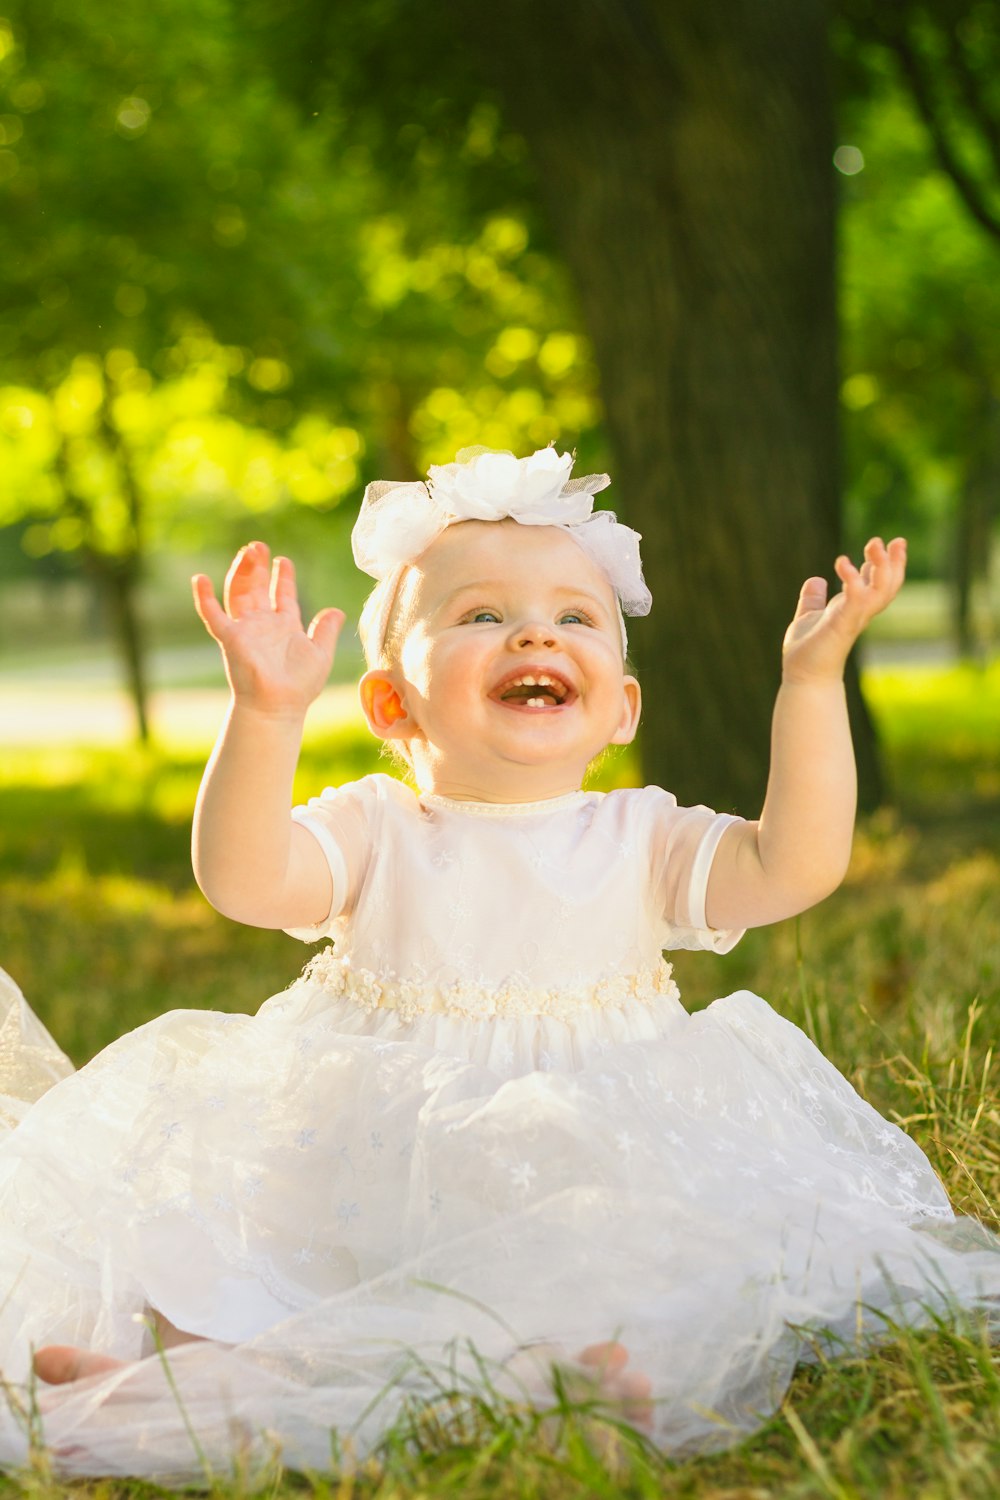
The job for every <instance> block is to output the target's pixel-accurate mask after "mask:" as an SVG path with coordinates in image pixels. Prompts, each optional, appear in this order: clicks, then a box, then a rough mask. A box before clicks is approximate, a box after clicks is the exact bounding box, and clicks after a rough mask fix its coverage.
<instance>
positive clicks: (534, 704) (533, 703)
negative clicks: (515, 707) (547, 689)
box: [527, 698, 545, 708]
mask: <svg viewBox="0 0 1000 1500" xmlns="http://www.w3.org/2000/svg"><path fill="white" fill-rule="evenodd" d="M527 702H528V707H529V708H544V707H545V699H544V698H529V699H528V700H527Z"/></svg>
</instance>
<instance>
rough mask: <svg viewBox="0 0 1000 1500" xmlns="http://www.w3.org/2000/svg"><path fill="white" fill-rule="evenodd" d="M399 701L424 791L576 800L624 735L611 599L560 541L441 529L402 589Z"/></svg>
mask: <svg viewBox="0 0 1000 1500" xmlns="http://www.w3.org/2000/svg"><path fill="white" fill-rule="evenodd" d="M404 587H405V590H406V597H405V598H404V599H403V600H401V601H400V603H401V606H402V607H403V609H404V610H405V619H406V625H405V631H404V635H403V642H402V646H401V649H400V656H399V667H398V669H397V676H398V679H399V684H398V685H399V689H400V696H401V697H402V700H403V707H404V709H405V711H406V719H405V720H401V721H400V725H401V727H402V728H403V730H404V733H405V736H406V738H407V739H408V741H409V744H410V749H411V753H412V756H413V762H414V769H415V771H416V773H417V776H418V780H419V781H420V785H421V789H422V790H424V791H431V790H432V791H436V792H439V793H443V794H444V795H446V796H456V797H474V798H482V799H484V800H487V801H501V802H517V801H529V800H532V799H534V798H540V797H550V796H558V795H559V794H560V793H562V792H566V791H575V790H576V789H577V788H578V787H579V786H580V783H581V781H582V778H583V775H584V772H585V771H586V768H587V765H588V764H589V762H590V761H591V760H592V759H593V757H594V756H595V755H596V754H598V752H599V751H601V750H603V749H604V747H605V746H606V745H608V744H611V743H625V742H627V741H628V740H631V738H632V737H633V735H634V733H635V728H636V724H637V722H638V711H639V689H638V684H637V683H636V681H635V679H634V678H632V677H628V676H626V674H625V670H624V665H623V662H622V643H621V630H620V625H619V619H618V611H617V605H616V601H615V595H614V592H613V590H612V588H611V585H610V584H609V582H608V580H607V579H606V578H605V576H604V574H603V573H602V572H601V570H600V569H599V568H598V567H597V565H596V564H595V563H593V562H592V561H591V559H590V558H589V557H588V556H587V554H586V553H585V552H584V551H583V549H582V548H581V547H580V546H578V544H577V543H576V542H575V541H573V539H572V537H570V536H568V535H567V534H566V532H564V531H561V530H559V529H558V528H557V527H552V526H523V525H520V524H519V523H517V522H515V521H503V522H482V521H468V522H463V523H461V524H459V525H454V526H449V527H448V528H447V529H446V530H445V531H444V532H442V534H441V536H440V537H438V539H437V540H436V541H435V542H434V544H433V546H431V547H430V548H429V549H428V550H427V552H426V553H425V554H424V555H423V557H421V558H420V560H419V562H418V563H417V564H416V565H415V567H414V569H413V572H412V575H411V576H410V578H409V579H408V580H407V582H406V584H405V585H404Z"/></svg>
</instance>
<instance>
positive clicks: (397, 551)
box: [351, 447, 653, 651]
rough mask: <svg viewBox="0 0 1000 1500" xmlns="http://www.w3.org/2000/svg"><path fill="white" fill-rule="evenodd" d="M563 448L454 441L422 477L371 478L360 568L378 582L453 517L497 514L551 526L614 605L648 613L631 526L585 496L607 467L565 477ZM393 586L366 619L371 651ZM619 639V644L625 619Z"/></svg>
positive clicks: (380, 639) (360, 523)
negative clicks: (507, 449) (447, 459)
mask: <svg viewBox="0 0 1000 1500" xmlns="http://www.w3.org/2000/svg"><path fill="white" fill-rule="evenodd" d="M572 467H573V455H572V454H571V453H557V452H556V451H555V449H554V448H553V447H548V448H540V449H539V450H538V452H537V453H533V454H532V455H531V457H530V458H515V457H514V455H513V453H495V452H492V451H490V450H489V449H486V448H463V449H462V450H461V451H460V453H459V455H458V462H457V463H453V464H431V466H430V468H429V469H428V471H427V475H428V478H427V483H426V484H425V483H424V482H423V480H414V481H412V482H409V483H393V482H392V481H391V480H384V479H378V480H375V481H374V482H373V483H372V484H370V485H369V486H368V488H367V489H366V490H365V495H364V499H363V500H362V502H361V510H360V513H359V515H358V519H357V521H356V522H355V524H354V531H353V533H352V535H351V545H352V548H353V551H354V561H355V562H356V563H357V565H358V567H359V568H360V569H361V571H362V572H363V573H369V574H370V575H371V576H372V578H378V579H380V580H381V579H385V578H389V577H390V575H392V574H393V573H397V574H400V575H401V574H402V570H403V568H405V567H406V566H407V565H408V564H409V563H412V562H415V561H416V559H417V558H418V557H419V556H420V555H421V553H423V552H426V550H427V548H428V547H429V546H430V545H431V543H432V542H433V541H435V540H436V538H437V537H439V536H440V535H441V533H442V531H444V529H445V528H446V527H447V526H452V525H454V524H455V522H456V521H502V520H504V519H506V518H507V517H508V516H509V517H511V518H512V519H513V520H515V521H519V522H520V523H521V525H522V526H558V527H559V529H560V530H561V531H565V532H566V533H567V535H569V536H571V537H572V538H573V540H574V541H575V542H578V543H579V544H580V546H581V547H582V548H583V550H584V552H586V553H587V555H588V557H590V558H591V560H592V561H593V562H595V563H596V564H597V566H598V567H599V568H600V569H601V570H602V571H603V572H604V573H605V575H606V576H607V579H608V581H609V583H610V584H611V587H612V588H613V589H614V591H615V593H616V594H617V596H618V601H619V611H620V612H621V611H624V613H625V614H628V615H648V614H649V610H650V606H651V604H652V602H653V599H652V595H651V594H650V592H649V589H648V588H647V587H646V584H645V581H644V580H643V576H642V562H641V560H640V558H639V541H640V537H639V533H638V532H637V531H633V530H632V529H631V527H629V526H624V525H622V523H621V522H620V521H618V520H617V519H616V517H615V513H614V511H610V510H598V511H595V510H594V496H595V494H597V493H598V491H599V490H603V489H605V488H606V487H607V486H608V485H609V484H610V483H611V481H610V479H609V478H608V476H607V474H587V475H585V476H584V477H583V478H582V479H570V477H569V474H570V470H571V469H572ZM394 595H395V589H392V588H390V589H387V590H386V598H385V600H384V603H383V609H382V612H381V619H380V620H379V621H378V622H376V623H375V630H374V634H375V636H376V637H377V646H378V650H379V651H381V648H382V645H383V644H384V642H385V632H386V627H387V625H388V619H389V613H390V610H391V608H392V603H393V597H394ZM621 627H622V642H623V645H627V642H626V637H625V622H624V620H622V621H621Z"/></svg>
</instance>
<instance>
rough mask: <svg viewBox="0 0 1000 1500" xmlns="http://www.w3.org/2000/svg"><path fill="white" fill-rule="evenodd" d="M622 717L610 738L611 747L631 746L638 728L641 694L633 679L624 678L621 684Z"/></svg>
mask: <svg viewBox="0 0 1000 1500" xmlns="http://www.w3.org/2000/svg"><path fill="white" fill-rule="evenodd" d="M623 688H624V691H623V695H622V716H621V719H620V720H619V724H618V728H617V730H616V731H615V733H614V734H613V735H612V736H611V744H612V745H631V743H632V741H633V740H634V739H635V732H636V730H637V729H638V728H639V715H640V714H641V713H642V692H641V690H640V688H639V684H638V682H637V681H636V679H635V678H634V677H626V678H625V681H624V684H623Z"/></svg>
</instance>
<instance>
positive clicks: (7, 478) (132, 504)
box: [0, 335, 362, 740]
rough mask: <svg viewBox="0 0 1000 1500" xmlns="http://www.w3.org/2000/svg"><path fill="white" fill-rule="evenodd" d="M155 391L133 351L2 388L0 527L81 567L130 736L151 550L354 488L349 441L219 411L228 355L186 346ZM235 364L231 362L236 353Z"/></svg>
mask: <svg viewBox="0 0 1000 1500" xmlns="http://www.w3.org/2000/svg"><path fill="white" fill-rule="evenodd" d="M174 353H175V356H176V359H177V362H178V363H179V364H180V365H181V368H180V370H179V373H178V374H177V375H176V376H175V377H174V378H173V379H170V380H166V381H162V382H154V380H153V378H152V376H151V375H150V373H149V372H148V371H147V370H145V369H143V368H142V367H141V366H140V365H138V364H137V362H136V360H135V356H134V355H133V354H132V353H131V351H129V350H125V349H118V350H112V351H110V353H109V354H108V356H107V357H106V359H105V360H104V361H103V362H102V361H99V360H96V359H94V358H93V356H83V355H78V356H77V358H76V359H75V360H74V361H73V363H72V365H71V367H70V369H69V371H68V372H67V374H66V375H65V376H64V377H63V379H62V380H61V381H59V382H58V383H57V384H56V385H55V386H54V387H53V388H52V389H51V390H50V391H49V392H48V393H46V394H41V393H39V392H38V391H36V390H31V389H26V388H23V387H0V525H12V524H14V523H22V524H23V523H24V522H28V524H27V526H26V527H25V528H24V530H23V545H24V547H25V549H26V550H27V551H28V552H29V554H32V555H35V556H46V555H52V554H56V555H59V554H71V555H76V556H78V557H79V558H80V559H81V561H82V563H83V566H84V567H85V569H86V570H87V572H88V574H89V575H90V577H92V578H93V579H94V580H95V581H96V583H97V585H98V587H99V589H100V592H101V595H102V597H103V599H104V600H105V603H106V605H107V607H108V610H109V613H110V620H111V624H112V626H113V630H114V635H115V639H116V641H117V643H118V646H119V648H120V651H121V656H122V661H123V664H124V667H125V676H126V682H127V685H128V689H129V692H130V693H131V696H132V701H133V704H134V706H135V714H136V727H137V731H138V735H139V738H140V739H142V740H145V739H146V738H148V735H149V712H148V683H147V673H146V667H145V651H144V639H143V630H142V623H141V620H140V616H139V612H138V609H137V602H136V594H137V584H138V581H139V578H140V576H141V571H142V567H143V564H144V561H145V559H146V557H147V555H148V552H149V550H150V549H151V548H155V547H156V546H159V545H162V544H163V541H164V539H165V538H166V537H167V536H169V534H170V531H171V529H172V528H175V527H176V526H177V525H178V524H179V523H180V524H183V519H184V517H185V516H186V515H189V514H190V513H191V512H192V510H194V511H203V510H204V509H205V508H206V506H208V507H211V509H212V511H213V512H214V513H215V514H216V515H219V514H220V513H224V512H225V510H226V509H227V508H228V509H236V508H238V509H239V510H240V511H242V512H244V513H245V512H247V511H248V510H249V511H265V510H268V509H270V508H272V507H273V506H274V505H276V504H277V503H279V502H280V501H281V500H282V499H284V498H285V497H286V496H291V497H292V498H293V499H294V500H297V501H299V502H300V503H303V504H307V505H315V506H321V507H326V506H329V505H331V504H335V503H336V502H337V501H338V500H339V499H340V498H341V496H342V495H343V494H344V493H346V492H347V491H348V490H351V489H354V488H356V486H357V482H358V460H359V457H360V454H361V451H362V443H361V439H360V437H359V434H358V433H357V432H356V431H355V430H354V429H353V428H350V427H334V426H331V425H330V424H329V423H328V422H327V421H326V420H325V419H324V418H322V417H319V416H316V415H312V416H306V417H304V418H302V419H301V420H300V421H299V422H298V423H297V424H296V425H295V427H294V428H293V429H292V430H291V432H290V433H289V434H288V435H287V437H286V438H285V439H284V440H283V441H279V440H278V439H277V438H276V437H275V435H274V434H273V433H271V432H269V431H268V430H267V429H266V428H261V429H254V428H251V427H250V426H248V425H247V424H246V423H245V422H237V421H235V420H233V418H232V417H230V416H227V415H226V414H225V411H224V407H225V398H226V390H227V386H228V383H229V380H230V378H231V365H232V361H233V353H234V351H232V350H226V349H224V348H221V347H220V346H218V345H216V344H213V343H212V341H211V340H210V339H207V338H205V337H204V336H203V337H201V338H195V337H194V336H192V335H189V336H188V337H187V338H186V339H185V340H184V341H183V343H182V345H181V346H180V348H179V349H178V350H176V351H174ZM235 353H236V355H237V356H238V355H239V351H238V350H237V351H235Z"/></svg>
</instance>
